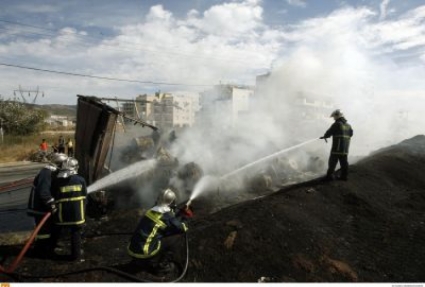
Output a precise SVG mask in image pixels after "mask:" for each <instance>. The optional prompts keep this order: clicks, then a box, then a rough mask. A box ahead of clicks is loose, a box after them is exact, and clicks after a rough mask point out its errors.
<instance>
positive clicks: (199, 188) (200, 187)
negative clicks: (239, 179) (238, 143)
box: [186, 138, 318, 207]
mask: <svg viewBox="0 0 425 287" xmlns="http://www.w3.org/2000/svg"><path fill="white" fill-rule="evenodd" d="M316 140H318V138H314V139H311V140H308V141H305V142H303V143H300V144H298V145H295V146H292V147H289V148H287V149H284V150H281V151H278V152H276V153H274V154H271V155H268V156H266V157H263V158H261V159H259V160H256V161H254V162H251V163H249V164H247V165H244V166H242V167H241V168H238V169H236V170H234V171H232V172H230V173H228V174H225V175H223V176H221V177H220V178H219V180H225V179H227V178H229V177H231V176H233V175H235V174H237V173H239V172H241V171H243V170H245V169H247V168H250V167H252V166H254V165H256V164H259V163H262V162H265V161H267V160H270V159H272V158H274V157H277V156H279V155H281V154H284V153H286V152H289V151H291V150H294V149H296V148H299V147H302V146H304V145H307V144H309V143H311V142H313V141H316ZM216 181H217V178H214V177H212V176H205V177H203V178H201V180H200V181H198V183H197V184H196V185H195V188H194V189H193V192H192V194H191V196H190V198H189V200H188V202H187V203H186V206H187V207H189V206H190V204H191V203H192V201H193V200H194V199H195V198H196V197H198V196H199V194H201V193H202V192H204V191H205V190H206V188H207V187H208V186H212V185H213V182H216Z"/></svg>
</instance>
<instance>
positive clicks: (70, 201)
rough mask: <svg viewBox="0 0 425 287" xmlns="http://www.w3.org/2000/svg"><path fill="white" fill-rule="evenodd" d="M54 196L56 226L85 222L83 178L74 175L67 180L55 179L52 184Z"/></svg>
mask: <svg viewBox="0 0 425 287" xmlns="http://www.w3.org/2000/svg"><path fill="white" fill-rule="evenodd" d="M54 195H55V199H56V205H57V208H58V211H57V213H56V222H55V223H56V224H58V225H80V224H83V223H85V222H86V217H85V207H86V197H87V187H86V181H85V180H84V178H83V177H81V176H80V175H78V174H74V175H71V176H70V177H68V178H57V179H56V180H55V182H54Z"/></svg>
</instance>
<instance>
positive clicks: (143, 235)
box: [127, 207, 188, 258]
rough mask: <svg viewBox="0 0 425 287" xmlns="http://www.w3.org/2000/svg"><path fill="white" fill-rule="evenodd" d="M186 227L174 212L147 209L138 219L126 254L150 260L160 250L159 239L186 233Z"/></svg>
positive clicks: (155, 208)
mask: <svg viewBox="0 0 425 287" xmlns="http://www.w3.org/2000/svg"><path fill="white" fill-rule="evenodd" d="M187 229H188V228H187V225H186V224H185V223H183V222H181V221H180V220H179V219H178V218H176V217H175V215H174V212H172V211H166V212H162V211H161V210H160V209H158V208H157V207H154V208H152V209H149V210H148V211H147V212H146V213H145V215H144V216H143V217H142V218H141V219H140V221H139V224H138V225H137V227H136V230H135V231H134V233H133V236H132V238H131V241H130V244H129V245H128V248H127V251H128V254H129V255H130V256H132V257H135V258H150V257H152V256H154V255H156V254H157V253H158V252H159V251H160V250H161V238H163V237H164V236H169V235H173V234H177V233H183V232H186V231H187Z"/></svg>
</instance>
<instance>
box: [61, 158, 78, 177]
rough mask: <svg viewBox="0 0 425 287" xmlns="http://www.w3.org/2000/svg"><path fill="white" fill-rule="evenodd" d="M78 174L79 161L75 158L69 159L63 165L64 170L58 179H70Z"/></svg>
mask: <svg viewBox="0 0 425 287" xmlns="http://www.w3.org/2000/svg"><path fill="white" fill-rule="evenodd" d="M77 173H78V160H76V159H75V158H73V157H69V158H67V160H65V161H64V162H63V164H62V168H61V169H60V171H59V174H58V176H57V177H59V178H68V177H70V176H71V175H73V174H77Z"/></svg>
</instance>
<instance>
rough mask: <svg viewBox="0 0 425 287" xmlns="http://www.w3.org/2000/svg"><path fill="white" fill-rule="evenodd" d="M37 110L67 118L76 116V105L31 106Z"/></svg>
mask: <svg viewBox="0 0 425 287" xmlns="http://www.w3.org/2000/svg"><path fill="white" fill-rule="evenodd" d="M32 106H34V107H35V108H37V109H42V110H46V111H47V112H49V114H50V115H59V116H67V117H74V118H75V117H76V116H77V106H76V105H32Z"/></svg>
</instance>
